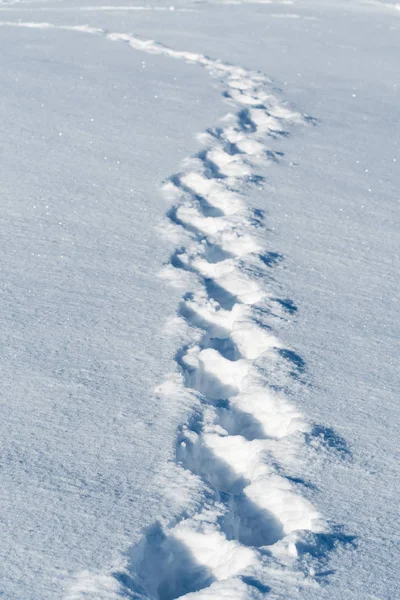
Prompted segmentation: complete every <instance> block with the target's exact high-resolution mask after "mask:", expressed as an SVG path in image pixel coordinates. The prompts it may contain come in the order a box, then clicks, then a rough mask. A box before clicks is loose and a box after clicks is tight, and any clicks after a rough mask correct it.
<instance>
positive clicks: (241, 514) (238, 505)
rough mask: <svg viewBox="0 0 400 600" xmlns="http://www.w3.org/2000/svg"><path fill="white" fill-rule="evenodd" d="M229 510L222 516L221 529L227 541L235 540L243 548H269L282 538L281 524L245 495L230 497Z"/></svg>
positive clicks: (228, 501)
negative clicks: (243, 546)
mask: <svg viewBox="0 0 400 600" xmlns="http://www.w3.org/2000/svg"><path fill="white" fill-rule="evenodd" d="M227 504H228V506H229V508H230V510H229V512H228V513H227V514H226V515H225V516H224V518H223V522H222V528H223V530H224V532H225V535H226V536H227V538H228V539H236V540H238V541H239V542H240V543H241V544H243V545H245V546H253V547H256V548H260V547H261V546H271V545H272V544H275V543H276V542H278V541H279V540H281V539H282V538H283V537H284V531H283V526H282V524H281V522H280V521H279V520H278V519H277V518H276V517H275V516H274V515H273V514H272V513H271V512H269V511H268V510H265V509H264V508H260V507H259V506H258V505H257V504H256V503H255V502H253V501H252V500H250V498H248V497H247V496H246V494H244V493H242V494H238V495H237V496H231V497H230V498H229V499H228V500H227Z"/></svg>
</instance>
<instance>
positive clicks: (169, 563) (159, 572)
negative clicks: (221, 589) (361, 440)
mask: <svg viewBox="0 0 400 600" xmlns="http://www.w3.org/2000/svg"><path fill="white" fill-rule="evenodd" d="M129 571H130V572H132V573H135V574H136V577H135V581H136V580H137V583H136V584H133V581H134V580H133V578H132V579H131V578H129V579H128V578H127V577H126V578H125V582H124V583H125V586H126V587H127V583H128V584H129V587H130V591H132V592H138V593H143V591H145V593H146V595H147V597H148V598H151V599H152V600H174V598H180V597H181V596H184V595H185V594H188V593H190V592H196V591H198V590H201V589H203V588H205V587H208V586H210V585H211V584H212V583H213V581H214V577H213V575H212V573H211V571H210V570H209V569H208V568H206V567H204V566H203V565H200V564H198V563H197V562H196V559H195V557H194V556H193V554H192V552H191V551H190V550H189V548H188V547H187V546H186V545H185V544H184V543H183V542H181V541H180V540H178V539H177V538H175V537H174V536H173V534H171V533H168V534H166V533H165V532H164V531H163V529H162V527H161V525H160V524H159V523H156V524H155V525H152V526H151V527H150V528H149V529H148V530H147V532H146V533H145V536H144V538H143V540H142V541H141V542H140V543H139V544H138V545H137V546H135V547H134V548H133V549H132V550H131V552H130V565H129ZM119 580H120V581H121V579H120V578H119ZM128 589H129V588H128Z"/></svg>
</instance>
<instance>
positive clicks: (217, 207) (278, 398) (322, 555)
mask: <svg viewBox="0 0 400 600" xmlns="http://www.w3.org/2000/svg"><path fill="white" fill-rule="evenodd" d="M1 24H3V25H6V24H7V25H15V26H23V27H37V28H53V27H56V26H53V25H51V24H49V23H21V22H18V23H12V22H3V23H1ZM57 28H58V29H64V30H75V31H81V32H86V33H95V34H101V35H104V36H105V37H106V38H107V39H109V40H112V41H124V42H126V43H128V44H129V46H131V47H132V48H133V49H135V50H140V51H144V52H147V53H153V54H163V55H166V56H168V57H171V58H175V59H182V60H185V61H187V62H189V63H193V64H196V65H200V66H202V67H204V68H206V69H207V70H208V71H209V72H210V74H211V75H212V76H213V77H214V78H216V79H217V80H218V81H219V82H220V83H221V84H222V87H223V89H224V92H223V94H224V97H225V98H226V99H227V101H228V102H229V104H230V106H231V108H232V110H231V112H229V113H228V114H227V115H226V116H225V117H224V118H223V119H222V120H221V122H220V123H219V124H218V125H217V126H216V127H213V128H210V129H209V130H207V131H206V132H204V133H202V134H200V135H199V141H200V143H201V145H202V149H201V151H200V152H199V153H198V155H197V156H195V157H193V158H190V159H188V160H187V161H185V162H184V164H183V167H182V170H181V171H180V172H179V173H177V174H175V175H173V176H172V177H171V178H170V179H169V181H168V182H167V183H166V184H165V185H164V193H165V195H166V196H167V198H168V199H169V200H170V201H171V208H170V209H169V211H168V213H167V218H166V223H165V224H164V225H163V228H162V229H163V232H164V234H165V235H167V236H170V238H171V239H173V240H175V241H176V245H177V249H176V251H175V252H174V253H173V255H172V257H171V259H170V261H169V263H168V264H167V265H166V267H165V269H164V270H163V272H162V276H163V277H166V278H168V279H169V280H170V282H171V284H172V285H175V286H178V287H181V288H182V290H183V291H184V295H183V298H182V301H181V304H180V306H179V310H178V315H177V316H176V317H175V318H174V319H173V320H172V321H171V323H170V327H171V331H172V332H177V331H178V332H180V335H181V337H182V336H183V335H184V336H185V340H184V343H183V346H182V348H181V349H180V350H179V351H178V353H177V358H176V360H177V373H174V374H171V375H170V376H169V377H168V378H167V379H166V381H165V382H164V383H163V384H162V385H160V387H159V388H158V389H157V390H156V393H157V394H158V395H159V396H160V397H163V398H164V399H171V400H175V401H176V402H181V403H184V404H185V405H186V406H190V407H192V412H191V418H190V419H189V421H188V422H187V423H185V424H184V425H183V426H182V427H181V429H180V431H179V435H178V440H177V450H176V465H175V466H174V467H173V475H172V477H173V478H174V479H175V480H176V481H178V482H179V481H180V482H182V490H186V492H182V494H183V495H184V496H190V494H191V493H192V498H193V499H192V501H189V502H186V506H185V507H184V509H183V511H182V514H181V515H180V517H179V518H178V520H177V521H175V522H174V523H169V524H168V523H166V524H160V523H156V524H155V525H154V526H153V527H151V528H150V530H149V531H148V532H147V533H146V534H145V536H144V538H143V539H142V541H141V542H140V543H139V545H137V546H136V547H134V548H133V549H132V550H131V552H130V562H129V565H128V567H127V568H124V569H119V570H114V572H113V573H112V574H110V575H105V574H99V575H98V574H93V573H87V572H85V573H81V574H80V576H79V577H78V579H77V580H76V582H74V584H73V585H72V586H71V588H70V590H69V591H68V593H67V598H68V599H69V600H78V599H79V600H80V599H83V598H93V599H95V598H96V599H100V598H104V599H106V598H107V599H114V600H115V599H117V598H122V597H130V598H142V599H144V598H146V599H149V600H175V599H176V598H181V597H185V598H187V600H192V599H193V600H195V598H196V599H197V598H199V599H200V598H201V599H203V600H206V599H207V600H208V599H212V598H213V599H220V598H229V599H230V600H241V599H243V600H245V599H248V598H263V597H265V595H268V594H269V593H270V594H271V597H274V598H283V597H285V598H288V597H292V594H293V590H296V589H297V590H298V589H299V588H301V587H313V586H316V585H318V583H317V581H318V576H319V573H318V569H320V568H321V565H323V564H324V561H325V559H326V554H327V552H328V551H329V550H331V549H332V548H333V547H334V546H335V544H336V543H338V542H342V543H346V542H349V541H351V540H350V538H349V536H345V535H343V534H341V533H340V532H338V531H337V530H335V528H331V527H330V526H329V524H328V523H327V522H326V521H325V519H324V518H323V517H322V516H321V514H320V513H319V511H318V510H317V508H316V507H315V506H314V505H313V503H312V502H311V500H310V497H311V496H312V494H311V492H310V490H312V486H311V484H309V483H308V482H307V481H306V479H305V478H304V476H305V474H306V473H307V465H308V463H309V462H311V461H312V460H313V457H315V453H316V452H317V453H318V454H319V455H323V453H324V452H335V453H336V454H337V455H338V456H339V455H340V456H345V455H346V453H347V449H346V446H345V444H344V442H343V441H342V440H340V439H339V438H337V437H335V434H334V433H333V432H332V431H330V430H324V429H323V428H322V427H316V426H313V425H312V424H310V423H309V422H308V421H307V420H306V419H305V418H304V417H303V415H302V414H301V413H300V411H299V410H298V409H297V407H296V406H295V405H293V404H292V402H291V401H290V400H289V399H288V394H287V391H288V390H292V391H293V390H296V389H298V388H301V385H302V377H303V371H304V363H303V361H302V359H301V357H299V356H298V355H297V354H296V353H295V352H294V351H293V350H292V349H289V348H286V347H284V346H283V345H282V343H281V342H280V341H279V339H277V337H276V335H275V334H274V327H275V325H276V322H277V320H282V319H285V320H287V319H288V318H289V317H290V315H291V314H293V313H294V312H295V311H296V307H295V306H294V304H293V303H292V302H291V301H290V300H287V299H284V298H280V297H277V296H276V294H275V293H274V291H273V288H274V282H273V278H272V276H271V273H272V269H273V267H274V265H276V264H277V263H278V262H279V261H280V260H281V259H282V257H281V256H280V255H279V253H276V252H266V251H265V249H264V245H265V237H266V230H265V225H264V219H263V214H262V211H260V210H257V209H252V208H251V207H250V206H249V204H248V201H247V200H246V196H249V194H251V190H252V189H254V186H261V185H262V182H263V175H262V173H263V172H264V171H265V168H266V166H267V165H268V163H269V162H271V161H279V160H280V159H281V153H278V152H275V151H274V150H273V149H271V147H270V144H271V143H273V140H274V139H276V138H281V137H285V136H287V135H288V134H289V129H290V128H291V127H293V126H294V125H301V124H305V123H306V122H307V119H306V118H305V117H303V116H302V115H301V114H299V113H298V112H297V111H295V110H292V109H291V108H290V107H288V106H287V105H285V104H284V103H282V102H281V101H279V100H278V99H277V98H276V97H275V96H274V95H272V94H271V92H270V81H269V79H268V78H267V77H266V76H264V75H263V74H261V73H258V72H251V71H247V70H246V69H244V68H241V67H237V66H233V65H228V64H225V63H223V62H221V61H219V60H212V59H210V58H208V57H206V56H203V55H201V54H195V53H190V52H182V51H176V50H173V49H171V48H167V47H165V46H163V45H162V44H159V43H157V42H154V41H152V40H142V39H139V38H138V37H136V36H133V35H129V34H125V33H109V32H105V31H102V30H99V29H94V28H91V27H89V26H81V27H76V26H75V27H72V26H57ZM181 332H185V333H184V334H183V333H181ZM172 334H173V333H172ZM307 496H309V497H307ZM321 575H322V572H321Z"/></svg>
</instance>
